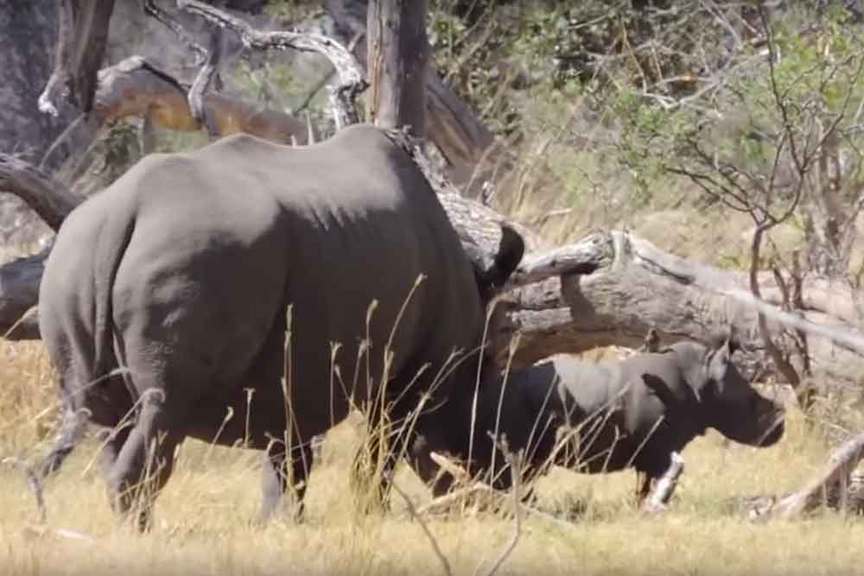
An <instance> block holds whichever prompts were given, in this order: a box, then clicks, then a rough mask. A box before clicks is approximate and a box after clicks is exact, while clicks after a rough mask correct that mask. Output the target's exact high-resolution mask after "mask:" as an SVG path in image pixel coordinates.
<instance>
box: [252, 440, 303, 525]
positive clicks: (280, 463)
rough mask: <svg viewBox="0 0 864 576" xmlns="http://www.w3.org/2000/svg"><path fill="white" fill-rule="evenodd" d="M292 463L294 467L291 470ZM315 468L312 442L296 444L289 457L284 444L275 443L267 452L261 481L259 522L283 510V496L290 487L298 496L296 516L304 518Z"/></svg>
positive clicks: (295, 502) (295, 501)
mask: <svg viewBox="0 0 864 576" xmlns="http://www.w3.org/2000/svg"><path fill="white" fill-rule="evenodd" d="M289 466H290V470H289ZM311 468H312V446H311V444H309V443H306V444H304V445H302V446H298V447H295V448H294V449H293V450H292V451H291V457H290V458H289V457H288V454H287V451H286V450H285V448H284V446H282V445H281V444H277V443H273V444H271V446H270V448H269V449H268V450H267V452H266V454H265V455H264V466H263V474H262V478H261V480H262V482H261V496H262V500H261V513H260V515H259V522H260V523H261V524H266V523H267V522H268V521H269V520H271V519H272V518H273V516H274V515H275V514H276V512H277V511H278V510H279V504H280V502H281V501H282V496H283V495H284V494H285V492H286V491H288V490H289V489H290V490H291V492H292V497H293V500H294V505H295V508H294V517H295V518H296V519H297V520H301V519H302V518H303V510H304V503H303V498H304V496H305V495H306V484H307V480H308V478H309V473H310V472H311Z"/></svg>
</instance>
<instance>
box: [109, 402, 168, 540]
mask: <svg viewBox="0 0 864 576" xmlns="http://www.w3.org/2000/svg"><path fill="white" fill-rule="evenodd" d="M158 395H159V392H155V393H152V394H148V395H147V397H146V398H144V399H143V405H142V408H141V412H140V413H139V415H138V418H137V421H136V423H135V426H133V427H132V428H131V430H130V431H129V433H128V437H127V438H126V440H125V442H122V447H121V448H120V449H119V452H116V458H114V461H113V464H111V467H110V471H108V474H107V476H108V488H109V491H110V493H111V500H112V505H113V506H114V509H115V510H116V511H117V512H119V513H120V514H121V515H123V516H124V517H127V516H129V515H130V514H135V516H136V518H135V519H136V525H137V528H138V529H139V530H140V531H145V530H148V529H149V528H150V527H151V512H152V507H153V502H154V501H155V499H156V497H157V496H158V495H159V491H160V490H161V489H162V487H163V486H165V483H166V482H167V481H168V478H169V477H170V476H171V472H172V470H173V467H174V449H175V448H176V446H177V444H178V443H179V442H180V441H181V440H182V435H181V434H179V433H178V432H177V430H175V429H173V428H174V427H172V425H171V424H172V420H173V422H175V423H176V422H177V420H176V419H172V418H170V417H169V414H168V412H167V410H166V409H165V408H164V406H163V402H162V398H156V396H158ZM118 445H119V442H118V443H116V444H113V445H112V444H109V445H108V446H106V449H107V450H109V451H110V450H112V449H114V450H116V447H117V446H118ZM106 456H107V458H108V459H111V458H112V456H111V454H110V452H108V453H107V454H106Z"/></svg>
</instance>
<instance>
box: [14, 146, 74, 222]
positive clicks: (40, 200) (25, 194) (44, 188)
mask: <svg viewBox="0 0 864 576" xmlns="http://www.w3.org/2000/svg"><path fill="white" fill-rule="evenodd" d="M0 191H2V192H10V193H12V194H15V195H16V196H18V197H19V198H21V199H22V200H24V202H25V203H26V204H27V205H28V206H29V207H30V208H32V209H33V211H34V212H36V214H38V215H39V217H40V218H42V220H44V221H45V223H46V224H48V226H50V227H51V228H53V229H54V230H57V229H58V228H59V227H60V223H61V222H63V219H64V218H66V216H67V215H68V214H69V212H71V211H72V209H73V208H75V206H77V205H78V204H80V203H81V200H82V198H80V197H79V196H78V195H77V194H74V193H73V192H72V191H71V190H69V189H68V188H67V187H66V186H65V185H64V184H62V183H61V182H59V181H57V180H55V179H54V178H52V177H51V176H49V175H47V174H45V173H44V172H42V171H41V170H40V169H39V168H36V167H35V166H33V165H32V164H30V163H28V162H25V161H23V160H21V159H19V158H16V157H14V156H9V155H8V154H0Z"/></svg>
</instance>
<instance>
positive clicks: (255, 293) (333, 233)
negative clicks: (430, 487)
mask: <svg viewBox="0 0 864 576" xmlns="http://www.w3.org/2000/svg"><path fill="white" fill-rule="evenodd" d="M523 248H524V246H523V244H522V241H521V238H520V237H519V236H518V235H517V234H515V233H512V231H511V232H510V233H506V234H504V241H503V242H502V249H501V253H499V254H498V256H497V258H496V260H495V264H494V268H495V270H492V271H490V270H482V271H480V272H479V273H475V272H474V271H472V266H471V263H470V262H469V261H468V259H467V258H466V256H465V253H464V252H463V250H462V247H461V245H460V242H459V240H458V238H457V235H456V233H455V231H454V230H453V228H452V226H451V224H450V222H449V221H448V219H447V216H446V214H445V212H444V210H443V208H442V207H441V205H440V204H439V202H438V200H437V197H436V195H435V193H434V192H433V190H432V189H431V188H430V186H429V183H428V182H427V180H426V179H425V177H424V176H423V174H422V173H421V172H420V170H419V169H418V167H417V166H416V165H415V163H414V161H413V160H412V159H411V158H410V157H409V156H408V154H407V153H406V152H405V151H404V150H403V149H402V148H401V147H399V146H397V145H396V144H394V142H393V141H391V139H390V138H389V137H388V136H387V135H385V133H383V132H382V131H380V130H378V129H376V128H373V127H370V126H354V127H349V128H346V129H344V130H342V131H340V132H339V133H337V134H336V135H335V136H334V137H333V138H332V139H330V140H328V141H325V142H323V143H320V144H316V145H313V146H308V147H302V148H289V147H286V146H281V145H277V144H273V143H269V142H266V141H263V140H259V139H256V138H254V137H250V136H242V135H241V136H233V137H228V138H225V139H223V140H220V141H218V142H216V143H214V144H212V145H209V146H207V147H205V148H203V149H201V150H199V151H196V152H192V153H189V154H170V155H151V156H148V157H146V158H144V159H143V160H142V161H141V162H139V163H138V164H137V165H136V166H134V167H133V168H132V169H131V170H129V172H128V173H126V174H125V175H124V176H123V177H121V178H120V179H118V180H117V181H116V183H114V184H113V185H112V186H110V187H109V188H108V189H106V190H105V191H104V192H102V193H100V194H97V195H96V196H94V197H92V198H90V199H88V200H87V201H86V202H84V203H83V204H82V205H81V206H79V207H78V208H77V209H76V210H75V211H73V212H72V214H70V215H69V217H68V218H67V219H66V221H65V222H64V223H63V225H62V227H61V229H60V231H59V233H58V236H57V239H56V243H55V245H54V248H53V250H52V252H51V255H50V257H49V259H48V261H47V264H46V268H45V273H44V276H43V278H42V285H41V289H40V298H39V307H40V330H41V333H42V338H43V340H44V342H45V345H46V346H47V349H48V353H49V355H50V358H51V360H52V362H53V364H54V366H55V367H56V369H57V371H58V373H59V377H60V383H61V390H62V404H63V409H64V411H63V414H64V415H63V420H62V425H61V430H60V434H59V436H58V441H57V443H56V445H55V446H54V447H53V449H52V450H51V451H50V453H49V454H48V456H47V458H46V461H45V463H44V466H43V471H44V473H46V474H47V473H50V472H52V471H54V470H56V469H58V468H59V467H60V465H61V463H62V461H63V459H64V457H65V456H66V455H67V454H68V453H69V452H70V451H71V449H72V448H73V447H74V445H75V443H76V441H77V439H78V437H79V436H80V434H81V431H82V429H83V425H84V422H85V421H86V420H85V419H82V418H80V415H81V414H82V412H86V414H87V415H88V417H89V421H90V422H92V423H94V424H97V425H99V426H104V427H111V428H114V427H118V425H120V424H121V420H122V419H123V418H124V415H126V414H127V413H132V414H133V416H134V417H133V419H132V421H131V424H132V425H131V426H126V427H122V426H121V427H120V428H119V429H118V430H117V431H116V433H114V434H112V435H111V436H110V437H109V440H108V442H107V445H106V446H105V449H104V452H105V462H106V465H105V469H106V476H107V481H108V485H109V492H110V493H111V495H112V503H113V504H114V506H115V508H117V509H118V510H119V512H121V513H127V512H129V511H130V510H131V509H132V507H133V505H135V506H136V508H135V509H136V510H137V511H139V512H140V513H139V516H138V521H139V525H140V526H141V527H146V525H147V523H148V521H149V518H150V509H151V505H152V501H153V499H154V498H155V495H156V494H157V493H158V491H159V489H160V488H161V487H162V486H163V485H164V484H165V482H166V481H167V480H168V478H169V476H170V475H171V470H172V464H173V458H174V452H175V450H174V449H175V447H176V446H177V444H178V443H179V442H181V441H182V440H183V439H184V438H186V437H193V438H199V439H202V440H205V441H208V442H211V441H215V442H217V443H219V444H225V445H232V444H235V443H236V442H238V441H242V442H245V443H246V444H247V445H248V446H249V447H252V448H256V449H261V450H266V455H267V462H268V465H266V466H265V482H264V486H265V488H264V503H263V506H262V512H263V513H264V515H265V516H266V515H267V514H268V513H269V512H270V511H271V510H272V509H273V507H274V506H275V504H276V502H277V501H278V499H279V497H280V496H281V494H282V493H283V492H284V491H285V490H286V482H287V479H288V478H289V477H292V478H293V480H294V481H295V482H297V483H298V484H299V485H301V486H302V485H303V479H304V477H305V475H306V472H307V469H308V466H307V465H306V464H307V463H308V462H310V461H311V439H312V438H313V436H314V435H316V434H320V433H322V432H324V431H326V430H327V429H328V428H329V427H330V426H332V425H333V424H334V423H336V422H338V421H339V420H341V419H342V418H343V417H344V416H345V415H346V414H347V412H348V411H349V407H350V401H351V399H350V397H353V398H354V399H364V398H369V397H375V395H376V394H377V393H378V392H379V391H380V390H381V387H382V382H383V383H385V384H386V391H385V393H384V397H385V400H384V402H383V404H382V405H387V406H389V408H390V414H389V416H390V418H391V419H393V420H398V419H400V418H405V417H406V416H407V415H408V414H409V412H410V411H411V410H412V409H413V408H414V407H415V406H416V405H417V403H418V399H419V398H420V397H421V395H423V394H424V393H431V394H432V400H431V403H440V401H441V400H443V399H449V401H448V402H447V403H446V404H447V405H454V406H456V405H459V403H460V401H459V399H458V397H461V396H463V395H465V396H467V395H468V394H470V391H471V390H473V388H474V386H473V383H474V380H475V378H476V377H477V373H478V370H477V361H478V358H477V354H476V353H475V354H473V355H472V354H470V353H471V352H473V351H476V349H477V348H478V346H479V344H480V342H481V338H482V333H483V324H484V320H485V314H484V302H482V301H481V297H480V294H481V292H483V293H488V292H489V287H488V286H483V285H480V286H478V283H483V282H500V281H501V280H502V279H504V278H506V277H507V275H509V273H510V272H511V271H512V270H513V269H514V268H515V266H516V265H517V264H518V262H519V259H520V258H521V255H522V250H523ZM421 275H422V276H424V277H425V279H424V280H423V281H422V282H420V283H419V284H416V283H417V281H418V278H420V277H421ZM415 284H416V285H415ZM373 302H374V303H375V305H374V306H373ZM286 312H287V314H286ZM289 318H290V323H289ZM286 334H287V337H286ZM286 342H288V345H287V346H286V344H285V343H286ZM335 343H338V345H339V346H338V347H336V346H334V344H335ZM286 350H288V353H286ZM458 350H461V351H463V352H465V353H468V356H467V357H465V358H462V359H461V362H456V363H454V362H452V358H451V354H452V353H453V352H454V351H458ZM385 357H386V359H385ZM448 359H450V360H451V361H450V364H449V366H448ZM445 367H446V369H445ZM118 368H119V369H120V370H117V369H118ZM283 374H286V379H285V381H284V383H283V382H282V380H281V379H282V376H283ZM436 376H437V378H436ZM249 390H251V392H249ZM286 399H287V401H286ZM250 401H251V404H249V402H250ZM229 413H232V414H233V417H231V418H229V419H227V420H226V414H229ZM289 413H290V417H289ZM247 414H248V421H247V418H246V415H247ZM289 421H290V422H291V425H290V427H289V426H288V422H289ZM426 422H427V420H426V418H425V417H423V416H421V417H420V419H419V421H418V423H417V427H416V429H417V430H418V431H421V432H422V431H423V430H424V429H425V425H426ZM286 430H287V431H288V434H289V436H288V439H289V440H290V441H289V442H285V441H284V440H285V439H286ZM286 444H289V445H290V446H291V449H290V450H288V449H286ZM142 487H145V488H147V489H146V490H139V488H142ZM300 491H301V493H300V496H301V497H302V488H300ZM142 494H143V495H144V496H140V497H139V495H142Z"/></svg>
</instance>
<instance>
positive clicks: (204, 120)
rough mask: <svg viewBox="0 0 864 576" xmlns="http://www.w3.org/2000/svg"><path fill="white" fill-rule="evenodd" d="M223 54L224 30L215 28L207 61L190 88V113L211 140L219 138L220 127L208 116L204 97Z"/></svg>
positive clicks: (212, 32)
mask: <svg viewBox="0 0 864 576" xmlns="http://www.w3.org/2000/svg"><path fill="white" fill-rule="evenodd" d="M221 54H222V29H221V28H214V29H213V30H212V31H211V33H210V49H209V50H208V52H207V59H206V60H205V61H204V64H203V65H202V66H201V69H200V70H199V71H198V74H197V75H196V76H195V81H194V82H192V86H191V87H190V88H189V93H188V96H187V99H188V100H189V111H190V112H191V113H192V117H193V118H194V119H195V120H196V121H197V122H199V123H200V124H202V125H203V126H204V127H205V128H206V129H207V133H208V134H209V135H210V137H211V138H215V137H217V136H219V125H218V124H217V123H216V120H215V119H214V118H212V117H211V115H210V114H208V108H207V107H206V106H205V105H204V95H205V94H206V92H207V89H208V88H209V87H210V83H211V82H212V81H213V77H214V76H216V72H217V71H218V70H219V60H220V59H221Z"/></svg>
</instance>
